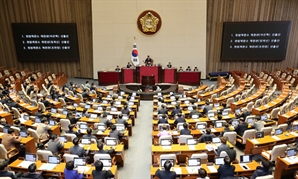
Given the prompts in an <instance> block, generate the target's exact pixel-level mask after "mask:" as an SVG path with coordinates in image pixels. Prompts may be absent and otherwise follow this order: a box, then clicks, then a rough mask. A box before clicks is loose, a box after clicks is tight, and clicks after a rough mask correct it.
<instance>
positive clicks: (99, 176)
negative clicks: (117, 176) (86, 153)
mask: <svg viewBox="0 0 298 179" xmlns="http://www.w3.org/2000/svg"><path fill="white" fill-rule="evenodd" d="M94 166H95V170H93V171H92V176H93V179H109V178H113V177H114V174H113V173H112V172H111V170H102V169H103V163H102V162H101V161H100V160H97V161H96V162H95V163H94Z"/></svg>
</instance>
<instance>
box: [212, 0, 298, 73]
mask: <svg viewBox="0 0 298 179" xmlns="http://www.w3.org/2000/svg"><path fill="white" fill-rule="evenodd" d="M297 9H298V1H292V0H266V1H263V0H213V1H208V2H207V13H208V15H207V43H206V44H207V59H208V60H207V73H208V72H213V71H218V70H220V69H221V70H222V71H232V70H242V71H246V72H251V71H252V70H255V71H262V70H264V69H266V70H268V71H273V70H274V69H276V68H281V69H286V67H288V66H289V67H292V68H297V62H298V49H297V41H298V19H297ZM280 20H290V21H292V27H291V32H290V38H289V42H288V49H287V55H286V59H285V60H283V61H281V62H220V53H221V39H222V24H223V22H225V21H280ZM246 66H247V67H246Z"/></svg>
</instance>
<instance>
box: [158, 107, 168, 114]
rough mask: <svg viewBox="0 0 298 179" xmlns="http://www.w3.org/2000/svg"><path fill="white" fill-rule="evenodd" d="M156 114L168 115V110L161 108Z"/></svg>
mask: <svg viewBox="0 0 298 179" xmlns="http://www.w3.org/2000/svg"><path fill="white" fill-rule="evenodd" d="M158 114H168V110H167V109H165V108H161V109H160V110H158Z"/></svg>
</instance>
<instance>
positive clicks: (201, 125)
mask: <svg viewBox="0 0 298 179" xmlns="http://www.w3.org/2000/svg"><path fill="white" fill-rule="evenodd" d="M197 129H199V130H204V129H206V125H204V124H197Z"/></svg>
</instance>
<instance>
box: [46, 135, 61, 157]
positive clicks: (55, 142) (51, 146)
mask: <svg viewBox="0 0 298 179" xmlns="http://www.w3.org/2000/svg"><path fill="white" fill-rule="evenodd" d="M63 147H64V143H63V142H60V141H59V138H58V136H57V134H52V135H51V139H50V141H49V142H48V148H47V150H49V151H51V152H52V154H53V155H58V153H59V151H60V150H61V149H63Z"/></svg>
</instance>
